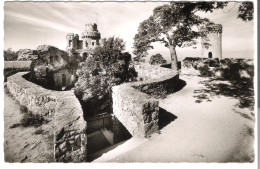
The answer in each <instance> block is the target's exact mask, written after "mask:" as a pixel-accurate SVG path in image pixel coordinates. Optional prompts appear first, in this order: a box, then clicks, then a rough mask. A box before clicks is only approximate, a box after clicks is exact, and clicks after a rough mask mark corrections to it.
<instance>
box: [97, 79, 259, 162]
mask: <svg viewBox="0 0 260 169" xmlns="http://www.w3.org/2000/svg"><path fill="white" fill-rule="evenodd" d="M180 78H181V79H182V80H184V81H185V82H186V83H187V84H186V86H185V87H184V88H183V89H182V90H180V91H179V92H177V93H174V94H171V95H169V96H168V97H167V98H166V99H163V100H161V101H160V107H161V108H163V109H164V110H163V111H164V112H165V113H168V114H172V118H171V119H172V120H171V121H170V122H168V125H166V126H165V127H164V128H162V129H161V131H160V132H161V133H160V134H154V135H153V136H152V137H151V138H150V139H136V138H132V139H130V140H128V141H126V142H125V143H124V144H122V145H120V146H118V147H117V148H116V149H114V150H111V151H110V152H108V153H106V154H103V156H102V157H100V158H98V159H96V160H95V161H94V162H252V161H253V160H254V149H253V143H254V121H255V117H254V112H253V110H252V107H253V103H252V97H249V96H251V94H252V93H251V94H250V91H251V90H252V88H250V87H248V86H247V87H246V86H244V88H245V89H242V88H236V87H239V85H237V84H236V85H235V86H234V84H235V82H228V81H219V80H214V81H212V80H211V79H208V78H201V77H198V76H187V75H182V76H180ZM244 85H248V84H247V83H245V84H244ZM240 87H241V86H240ZM208 89H210V91H208ZM241 90H245V92H244V93H242V92H241ZM232 92H233V93H232ZM229 95H230V96H229ZM169 117H171V116H169Z"/></svg>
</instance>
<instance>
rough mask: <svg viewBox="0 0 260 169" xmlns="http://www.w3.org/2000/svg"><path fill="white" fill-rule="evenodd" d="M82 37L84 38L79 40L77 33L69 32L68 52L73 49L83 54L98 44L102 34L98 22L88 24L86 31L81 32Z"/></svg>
mask: <svg viewBox="0 0 260 169" xmlns="http://www.w3.org/2000/svg"><path fill="white" fill-rule="evenodd" d="M81 38H82V40H79V36H78V35H77V34H74V33H68V34H67V36H66V39H67V48H66V49H67V52H69V51H71V50H73V51H74V52H75V53H77V54H79V55H80V56H83V55H84V53H88V52H90V51H91V50H93V49H94V48H95V47H96V46H98V45H99V40H100V39H101V34H100V33H99V31H98V29H97V24H95V23H90V24H86V25H85V30H84V32H82V33H81Z"/></svg>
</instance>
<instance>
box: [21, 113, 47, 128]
mask: <svg viewBox="0 0 260 169" xmlns="http://www.w3.org/2000/svg"><path fill="white" fill-rule="evenodd" d="M45 122H47V121H46V120H45V119H44V118H43V116H41V115H39V114H33V113H32V112H28V113H25V114H24V115H23V118H22V119H21V121H20V125H21V126H23V127H30V126H34V127H38V126H40V125H42V124H43V123H45Z"/></svg>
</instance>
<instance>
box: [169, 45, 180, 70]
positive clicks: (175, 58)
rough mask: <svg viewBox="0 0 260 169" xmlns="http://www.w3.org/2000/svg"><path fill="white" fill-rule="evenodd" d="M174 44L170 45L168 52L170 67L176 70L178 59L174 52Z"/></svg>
mask: <svg viewBox="0 0 260 169" xmlns="http://www.w3.org/2000/svg"><path fill="white" fill-rule="evenodd" d="M175 48H176V46H170V53H171V60H172V61H171V64H172V69H173V70H176V71H178V59H177V54H176V49H175Z"/></svg>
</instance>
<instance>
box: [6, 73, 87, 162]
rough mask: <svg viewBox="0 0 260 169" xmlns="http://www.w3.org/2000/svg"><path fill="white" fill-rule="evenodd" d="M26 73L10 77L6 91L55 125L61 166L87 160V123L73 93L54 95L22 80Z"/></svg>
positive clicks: (55, 149)
mask: <svg viewBox="0 0 260 169" xmlns="http://www.w3.org/2000/svg"><path fill="white" fill-rule="evenodd" d="M26 74H27V72H20V73H17V74H15V75H12V76H10V77H8V79H7V88H8V90H9V91H10V93H11V94H12V95H13V96H14V98H15V99H16V100H18V101H19V103H20V104H21V105H23V106H26V107H27V108H28V110H29V111H31V112H32V113H35V114H36V113H37V114H41V115H43V116H47V117H50V118H51V119H52V120H53V121H54V126H53V129H54V130H53V134H54V142H53V144H54V157H55V160H56V161H59V162H81V161H85V160H86V154H87V152H86V151H87V149H86V145H87V139H86V138H87V137H86V127H87V125H86V122H85V121H84V118H83V112H82V109H81V106H80V103H79V101H78V99H77V98H76V97H75V96H74V93H73V91H63V92H60V91H52V90H47V89H45V88H42V87H41V86H38V85H36V84H34V83H31V82H29V81H27V80H26V79H24V78H23V76H24V75H26Z"/></svg>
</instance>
